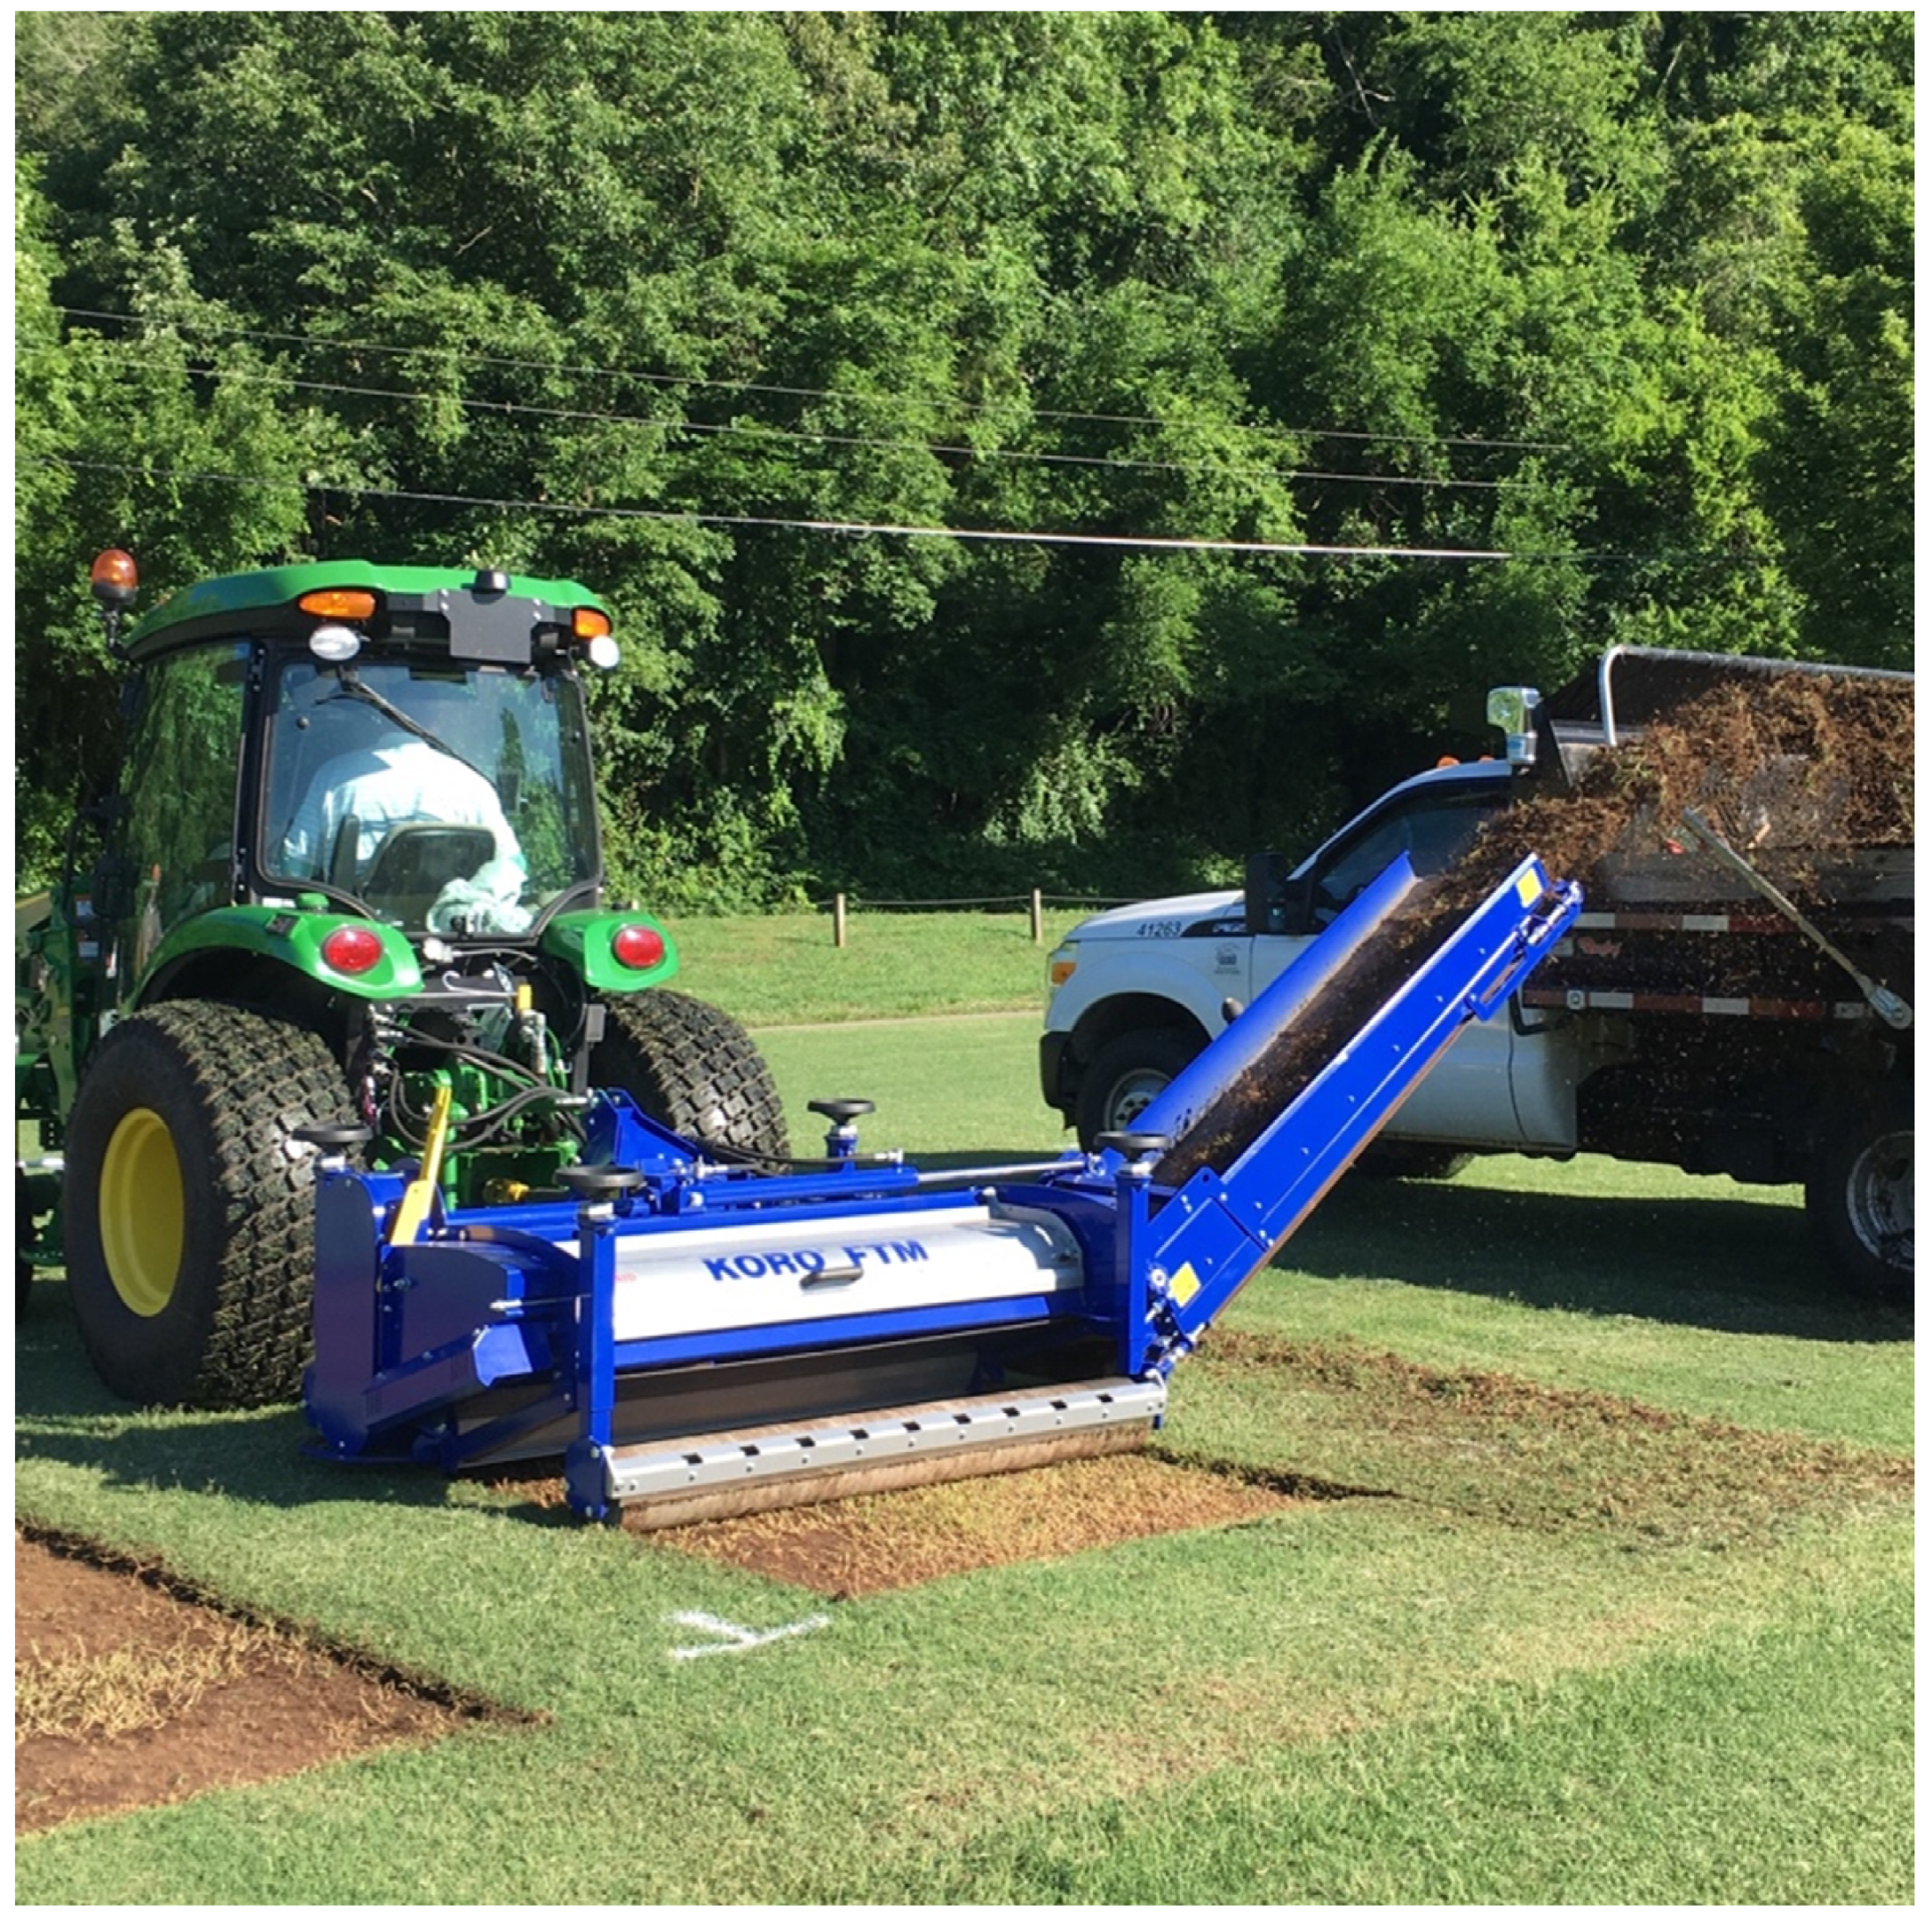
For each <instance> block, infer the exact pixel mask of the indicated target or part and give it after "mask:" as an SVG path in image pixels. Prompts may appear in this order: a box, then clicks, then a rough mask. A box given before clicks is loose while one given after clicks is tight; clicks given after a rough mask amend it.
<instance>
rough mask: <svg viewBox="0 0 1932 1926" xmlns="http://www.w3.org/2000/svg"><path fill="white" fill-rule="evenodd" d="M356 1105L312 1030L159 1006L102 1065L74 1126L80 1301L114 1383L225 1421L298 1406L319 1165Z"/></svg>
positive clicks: (86, 1328)
mask: <svg viewBox="0 0 1932 1926" xmlns="http://www.w3.org/2000/svg"><path fill="white" fill-rule="evenodd" d="M347 1098H348V1092H347V1090H346V1088H345V1086H344V1078H343V1074H342V1071H341V1070H340V1068H338V1067H337V1065H336V1060H335V1058H334V1056H333V1055H332V1054H330V1052H329V1048H328V1046H326V1045H325V1044H324V1043H323V1042H322V1039H320V1038H319V1037H317V1036H315V1034H314V1033H313V1032H309V1031H307V1030H303V1029H301V1028H300V1027H299V1026H298V1025H294V1024H291V1023H286V1022H284V1021H282V1020H281V1019H280V1018H278V1017H270V1016H265V1015H264V1014H263V1013H261V1012H260V1011H257V1010H243V1009H241V1008H239V1007H236V1006H235V1005H231V1004H227V1003H186V1002H185V1003H163V1004H161V1005H159V1006H157V1007H156V1008H155V1009H154V1010H149V1011H148V1012H146V1013H145V1014H143V1015H141V1016H139V1017H129V1018H127V1019H126V1020H125V1021H123V1022H121V1023H118V1024H116V1025H114V1027H113V1028H112V1030H110V1031H109V1032H107V1035H106V1037H105V1039H103V1040H102V1043H101V1046H100V1047H99V1049H98V1050H97V1051H96V1052H95V1053H94V1056H93V1060H92V1061H90V1063H89V1065H88V1067H87V1070H86V1073H85V1075H83V1077H82V1079H81V1087H80V1090H79V1092H78V1093H77V1095H76V1097H75V1100H74V1111H73V1115H72V1117H71V1118H70V1119H69V1126H68V1148H67V1170H66V1177H65V1187H64V1191H63V1195H62V1208H63V1213H64V1216H65V1220H66V1224H67V1256H68V1268H67V1275H68V1287H69V1292H70V1293H71V1295H72V1297H73V1300H74V1314H75V1318H76V1321H77V1322H78V1323H79V1325H80V1329H81V1338H82V1341H83V1343H85V1345H86V1347H87V1354H88V1356H89V1358H90V1359H91V1360H92V1362H93V1365H94V1368H95V1370H96V1371H97V1372H98V1373H99V1375H100V1378H101V1380H102V1382H103V1383H105V1385H106V1386H107V1387H108V1388H109V1389H110V1390H111V1391H113V1392H115V1393H117V1394H119V1396H121V1397H123V1398H127V1399H128V1400H130V1401H132V1402H134V1403H137V1404H193V1405H200V1406H204V1407H207V1408H237V1407H242V1406H248V1405H257V1404H272V1403H279V1402H283V1401H286V1400H289V1399H292V1398H293V1397H295V1396H296V1395H297V1394H299V1393H300V1389H301V1372H302V1366H303V1364H304V1362H305V1361H306V1359H307V1358H308V1350H309V1343H310V1336H311V1332H310V1304H311V1300H312V1298H313V1295H314V1278H315V1179H314V1175H313V1172H312V1169H311V1160H312V1158H313V1155H314V1153H313V1152H312V1151H311V1150H310V1149H309V1148H308V1146H307V1145H304V1144H299V1143H296V1142H293V1141H292V1140H291V1137H290V1133H291V1132H292V1131H293V1130H296V1129H298V1128H300V1126H302V1125H304V1124H310V1123H315V1122H318V1121H323V1122H325V1121H328V1120H329V1119H334V1118H338V1117H340V1116H341V1114H342V1112H343V1110H344V1105H345V1104H346V1102H347Z"/></svg>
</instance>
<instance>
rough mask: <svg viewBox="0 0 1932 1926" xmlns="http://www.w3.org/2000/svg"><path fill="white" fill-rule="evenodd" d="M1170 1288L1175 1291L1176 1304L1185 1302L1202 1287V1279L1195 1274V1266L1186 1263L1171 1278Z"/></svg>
mask: <svg viewBox="0 0 1932 1926" xmlns="http://www.w3.org/2000/svg"><path fill="white" fill-rule="evenodd" d="M1168 1288H1169V1290H1170V1291H1172V1292H1173V1293H1174V1301H1175V1302H1176V1304H1185V1303H1186V1302H1187V1300H1189V1299H1190V1297H1192V1296H1193V1295H1194V1293H1195V1292H1197V1291H1198V1290H1199V1289H1200V1288H1201V1280H1200V1279H1199V1278H1198V1277H1196V1276H1195V1274H1194V1266H1193V1265H1192V1264H1190V1263H1184V1264H1183V1265H1182V1266H1181V1268H1180V1269H1179V1270H1178V1271H1176V1272H1175V1273H1174V1275H1173V1277H1172V1278H1170V1279H1169V1283H1168Z"/></svg>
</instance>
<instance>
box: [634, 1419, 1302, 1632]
mask: <svg viewBox="0 0 1932 1926" xmlns="http://www.w3.org/2000/svg"><path fill="white" fill-rule="evenodd" d="M1294 1502H1296V1501H1295V1500H1294V1499H1293V1498H1292V1497H1291V1496H1289V1495H1284V1493H1282V1492H1279V1491H1276V1490H1273V1489H1271V1488H1269V1487H1268V1486H1267V1485H1265V1484H1263V1483H1258V1482H1253V1481H1245V1480H1239V1479H1233V1478H1227V1477H1223V1476H1220V1475H1218V1474H1216V1473H1211V1472H1208V1471H1205V1470H1202V1469H1199V1468H1198V1467H1195V1466H1181V1465H1173V1464H1166V1463H1163V1462H1161V1460H1160V1459H1154V1458H1148V1457H1141V1456H1134V1455H1131V1454H1123V1455H1118V1456H1114V1457H1111V1458H1105V1459H1080V1460H1074V1461H1071V1462H1068V1463H1066V1464H1060V1465H1043V1466H1038V1467H1037V1468H1035V1469H1033V1470H1030V1471H1016V1472H1007V1473H1002V1474H1000V1475H998V1476H996V1477H990V1478H978V1479H971V1480H967V1481H963V1482H960V1483H956V1484H946V1485H924V1486H920V1487H918V1488H915V1489H912V1490H909V1491H893V1492H879V1493H874V1494H872V1495H867V1496H864V1497H853V1498H836V1499H833V1500H831V1501H829V1502H826V1503H823V1504H814V1505H803V1506H800V1508H799V1509H798V1510H793V1511H767V1512H761V1513H759V1514H756V1516H754V1517H746V1518H723V1519H720V1520H717V1521H716V1522H714V1523H712V1524H687V1525H679V1526H677V1527H675V1528H673V1529H672V1530H669V1531H656V1532H653V1533H652V1534H651V1537H652V1539H653V1541H654V1542H655V1543H657V1544H662V1545H668V1546H671V1547H673V1548H674V1549H675V1550H677V1551H681V1552H689V1553H694V1554H696V1555H697V1556H698V1557H701V1558H710V1559H718V1560H723V1561H725V1562H727V1563H729V1564H733V1565H738V1566H742V1567H744V1568H747V1569H748V1570H751V1571H755V1572H758V1573H760V1574H762V1575H763V1576H765V1577H767V1578H777V1579H782V1580H785V1582H788V1583H792V1584H796V1585H803V1586H805V1587H807V1589H810V1590H813V1591H817V1592H822V1593H824V1594H825V1595H826V1596H828V1597H833V1598H856V1597H864V1596H865V1595H866V1594H867V1593H871V1592H880V1591H893V1590H897V1589H900V1588H901V1587H904V1586H908V1585H922V1584H925V1583H927V1582H929V1581H930V1580H932V1579H936V1578H945V1577H950V1576H952V1575H954V1574H956V1573H960V1572H971V1571H983V1570H987V1569H988V1568H992V1567H994V1566H996V1565H1016V1564H1020V1563H1024V1562H1025V1561H1027V1560H1037V1559H1056V1558H1067V1557H1070V1556H1072V1555H1073V1554H1074V1553H1077V1552H1086V1551H1091V1550H1094V1549H1095V1548H1096V1547H1098V1546H1107V1545H1117V1544H1120V1543H1122V1542H1124V1541H1125V1540H1126V1539H1140V1538H1153V1537H1157V1536H1160V1535H1162V1534H1165V1533H1167V1532H1170V1531H1199V1530H1203V1529H1206V1528H1210V1527H1213V1526H1219V1525H1227V1524H1241V1523H1244V1522H1246V1521H1247V1520H1248V1519H1252V1518H1258V1517H1266V1516H1267V1515H1268V1514H1269V1513H1270V1512H1274V1511H1280V1510H1284V1509H1285V1508H1286V1507H1288V1506H1289V1505H1291V1504H1292V1503H1294Z"/></svg>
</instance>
